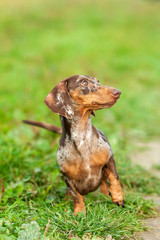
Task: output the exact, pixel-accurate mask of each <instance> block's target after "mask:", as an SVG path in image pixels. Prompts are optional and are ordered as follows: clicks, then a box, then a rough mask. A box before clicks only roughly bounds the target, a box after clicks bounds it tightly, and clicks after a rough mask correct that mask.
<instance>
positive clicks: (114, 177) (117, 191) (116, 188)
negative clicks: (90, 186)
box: [104, 157, 124, 207]
mask: <svg viewBox="0 0 160 240" xmlns="http://www.w3.org/2000/svg"><path fill="white" fill-rule="evenodd" d="M104 171H105V172H104V174H106V175H107V176H108V179H109V182H110V187H109V189H110V192H111V196H112V202H114V203H117V205H118V206H119V205H121V206H122V207H124V200H123V191H122V187H121V184H120V180H119V176H118V174H117V171H116V165H115V161H114V158H113V157H111V158H110V160H109V162H108V163H107V167H106V168H105V169H104Z"/></svg>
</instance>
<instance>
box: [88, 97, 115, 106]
mask: <svg viewBox="0 0 160 240" xmlns="http://www.w3.org/2000/svg"><path fill="white" fill-rule="evenodd" d="M117 100H118V98H115V99H114V100H113V101H110V102H106V103H98V102H93V103H92V104H93V106H95V108H96V107H97V109H102V108H110V107H112V106H113V105H114V104H115V103H116V102H117Z"/></svg>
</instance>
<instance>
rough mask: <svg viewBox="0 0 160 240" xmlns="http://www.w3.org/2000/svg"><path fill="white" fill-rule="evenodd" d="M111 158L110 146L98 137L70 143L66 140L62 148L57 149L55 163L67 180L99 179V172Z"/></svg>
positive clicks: (69, 140) (70, 141)
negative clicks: (94, 177) (56, 162)
mask: <svg viewBox="0 0 160 240" xmlns="http://www.w3.org/2000/svg"><path fill="white" fill-rule="evenodd" d="M111 156H112V150H111V148H110V145H109V144H108V143H107V142H106V141H104V139H103V138H102V137H101V136H99V137H98V138H97V137H92V139H91V141H89V139H87V138H86V139H84V138H83V139H81V138H79V139H78V141H72V140H71V139H69V138H66V140H65V144H64V146H61V147H59V149H58V152H57V161H58V164H59V166H60V170H61V171H62V172H63V174H65V175H67V176H68V177H69V178H73V179H77V180H78V179H80V178H83V179H84V178H91V177H93V176H96V178H97V177H98V178H100V177H101V170H102V168H103V166H104V165H106V164H107V162H108V160H109V158H110V157H111Z"/></svg>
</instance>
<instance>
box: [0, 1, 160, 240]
mask: <svg viewBox="0 0 160 240" xmlns="http://www.w3.org/2000/svg"><path fill="white" fill-rule="evenodd" d="M159 13H160V2H159V1H151V0H150V1H149V0H148V1H147V0H134V1H127V0H94V1H91V0H86V1H84V0H74V1H73V0H71V1H67V0H54V1H53V0H52V1H51V0H47V1H45V0H32V1H27V0H23V1H20V0H12V1H8V0H6V1H2V0H0V131H1V135H0V154H1V155H0V174H1V205H2V207H1V210H2V215H1V216H2V220H3V221H4V224H3V228H4V229H3V231H1V230H0V234H3V237H4V235H5V237H9V239H10V238H11V239H12V238H13V239H16V237H17V236H18V234H20V233H19V232H20V231H22V228H23V227H22V224H23V223H26V224H29V223H31V222H32V221H33V220H35V221H36V224H39V225H38V226H40V227H41V229H40V230H37V232H38V231H39V234H41V233H43V232H44V230H45V226H46V224H47V222H48V218H50V220H51V221H52V224H51V225H52V227H51V226H50V229H49V230H47V231H48V233H47V234H48V236H49V237H50V238H49V239H52V237H53V239H65V238H66V237H68V236H79V237H82V236H83V235H84V234H86V233H87V234H91V235H92V236H94V235H95V236H99V237H103V234H106V232H107V231H108V233H110V234H111V235H112V236H113V237H116V239H120V237H123V236H130V235H131V234H132V233H133V232H134V231H137V230H138V229H139V230H140V229H142V227H141V224H140V223H139V220H135V219H139V217H140V215H141V213H142V212H143V214H149V209H150V207H149V203H146V202H144V201H143V200H142V199H141V198H140V195H141V194H142V195H143V194H146V193H147V194H151V193H153V192H156V193H157V194H160V192H159V189H160V188H159V185H158V183H157V182H158V181H157V179H156V178H154V177H151V176H150V177H148V176H149V173H147V172H145V170H143V169H141V168H139V167H137V166H133V165H132V163H131V161H130V154H132V153H133V150H134V148H135V146H136V143H137V142H142V141H149V140H150V141H151V140H152V139H153V138H157V139H158V138H159V135H160V127H159V121H160V111H159V104H160V80H159V77H160V14H159ZM74 74H86V75H91V76H93V77H94V76H95V77H97V78H98V79H99V80H100V82H101V83H102V84H104V85H108V86H112V87H115V88H118V89H120V90H121V91H122V95H121V98H120V99H119V101H118V102H117V104H116V105H115V106H114V107H113V108H111V109H107V110H101V111H99V112H96V118H94V117H93V123H94V125H95V126H96V127H97V128H100V129H101V130H103V131H104V132H105V134H107V136H108V138H109V140H110V143H111V145H112V148H113V150H114V152H115V156H116V159H117V160H116V161H117V167H118V172H119V175H120V179H121V181H122V185H123V187H124V191H125V192H126V198H127V199H128V208H127V210H125V214H126V215H125V216H124V212H122V210H121V209H120V210H117V208H116V207H113V204H112V203H111V201H110V200H106V199H105V200H104V197H102V196H101V197H97V196H92V195H91V196H90V195H89V197H87V201H88V202H89V207H88V209H92V208H93V206H95V205H94V204H93V202H92V201H97V206H101V204H102V208H104V205H103V204H104V202H105V201H108V205H106V209H108V206H109V209H110V210H106V211H115V217H116V219H117V218H118V217H117V216H120V217H122V216H123V217H124V219H123V217H122V219H123V221H122V222H124V225H123V226H122V225H119V222H118V223H117V222H115V218H114V216H112V217H113V219H112V217H111V218H110V220H108V221H111V223H112V224H113V222H114V223H115V225H114V224H113V226H116V228H114V227H113V229H112V228H110V227H109V226H108V228H107V227H106V225H105V224H106V223H105V222H103V220H102V219H101V220H100V222H98V220H96V222H95V223H94V222H89V220H88V225H87V227H86V222H85V221H86V220H84V218H80V219H78V220H77V219H75V221H78V223H79V224H80V225H77V226H80V228H78V227H75V226H76V225H75V226H74V224H73V222H74V221H73V222H71V223H68V225H67V223H66V225H65V227H64V226H63V225H62V222H64V221H65V222H66V219H68V216H70V217H71V218H75V217H73V216H72V213H71V212H72V204H71V203H68V204H65V203H64V200H63V198H64V194H65V185H64V183H63V181H62V180H61V175H60V173H59V170H58V165H57V163H56V149H57V146H58V141H59V136H57V135H56V134H51V133H49V132H47V131H45V130H40V129H35V128H31V127H29V126H26V125H24V124H23V123H22V122H21V120H23V119H30V120H37V121H46V122H49V123H53V124H54V125H57V126H60V122H59V117H58V116H57V115H56V114H54V113H52V112H51V111H49V109H48V108H47V107H46V106H45V105H44V103H43V100H44V98H45V96H46V95H47V94H48V92H49V91H50V90H51V89H52V88H53V87H54V86H55V85H56V83H58V82H59V81H61V80H63V79H65V78H66V77H68V76H71V75H74ZM3 185H4V189H5V190H4V191H3ZM146 186H147V187H146ZM135 192H136V193H138V195H136V194H135ZM127 194H129V195H127ZM94 197H95V199H94ZM32 201H33V202H34V203H33V202H32ZM53 202H55V203H56V204H55V206H54V207H53V205H54V204H53ZM34 204H35V205H34ZM47 204H48V205H47ZM98 204H99V205H98ZM147 204H148V205H147ZM44 205H45V207H44ZM29 209H30V210H29ZM44 209H45V210H44ZM66 209H67V210H66ZM99 209H100V207H97V212H96V207H95V209H94V210H93V209H92V211H91V210H88V211H89V212H90V217H89V219H92V218H93V215H92V214H93V211H95V212H96V214H100V213H99V211H100V210H99ZM133 209H134V211H135V215H134V216H133V215H132V214H131V211H130V210H133ZM144 209H145V210H144ZM41 211H42V212H41ZM117 211H118V212H117ZM145 211H146V212H145ZM57 212H58V214H59V215H56V214H57ZM64 212H66V213H65V214H66V215H65V214H64ZM55 213H56V214H55ZM109 213H110V212H108V214H109ZM49 214H50V217H48V216H49ZM67 214H70V215H67ZM101 214H102V216H103V214H104V211H103V213H101ZM116 214H119V215H116ZM127 214H128V215H127ZM58 216H59V217H58ZM60 216H61V217H60ZM107 216H108V215H107ZM107 216H105V217H107ZM126 216H127V217H126ZM103 217H104V216H103ZM94 218H95V216H94ZM127 218H128V219H129V222H126V221H127V220H126V219H127ZM6 219H7V223H6V222H5V221H6ZM60 219H62V220H60ZM99 219H100V218H99ZM135 221H137V225H135V223H134V222H135ZM7 224H8V225H7ZM54 224H55V225H54ZM94 224H100V225H101V226H103V227H102V230H97V228H96V227H93V225H94ZM116 224H118V225H116ZM13 226H14V227H13ZM62 226H63V227H62ZM95 226H96V225H95ZM37 229H38V228H37ZM55 229H57V230H55ZM106 229H107V230H106ZM23 233H24V232H23ZM24 234H25V233H24ZM69 234H70V235H69ZM91 235H90V236H91ZM0 236H1V235H0ZM2 239H4V238H2ZM6 239H8V238H6ZM90 239H91V238H90Z"/></svg>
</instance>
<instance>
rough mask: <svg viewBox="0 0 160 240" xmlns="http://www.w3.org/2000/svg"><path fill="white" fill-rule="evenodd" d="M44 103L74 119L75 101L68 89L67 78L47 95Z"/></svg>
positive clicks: (60, 113)
mask: <svg viewBox="0 0 160 240" xmlns="http://www.w3.org/2000/svg"><path fill="white" fill-rule="evenodd" d="M44 103H45V104H46V105H47V106H48V107H49V108H50V109H51V110H52V111H53V112H55V113H58V114H59V115H61V116H64V117H66V118H69V119H72V118H73V116H74V109H73V103H72V100H71V98H70V96H69V93H68V89H67V80H64V81H62V82H59V83H58V84H57V85H56V86H55V88H53V89H52V91H51V92H50V93H49V94H48V95H47V97H46V98H45V100H44Z"/></svg>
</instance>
